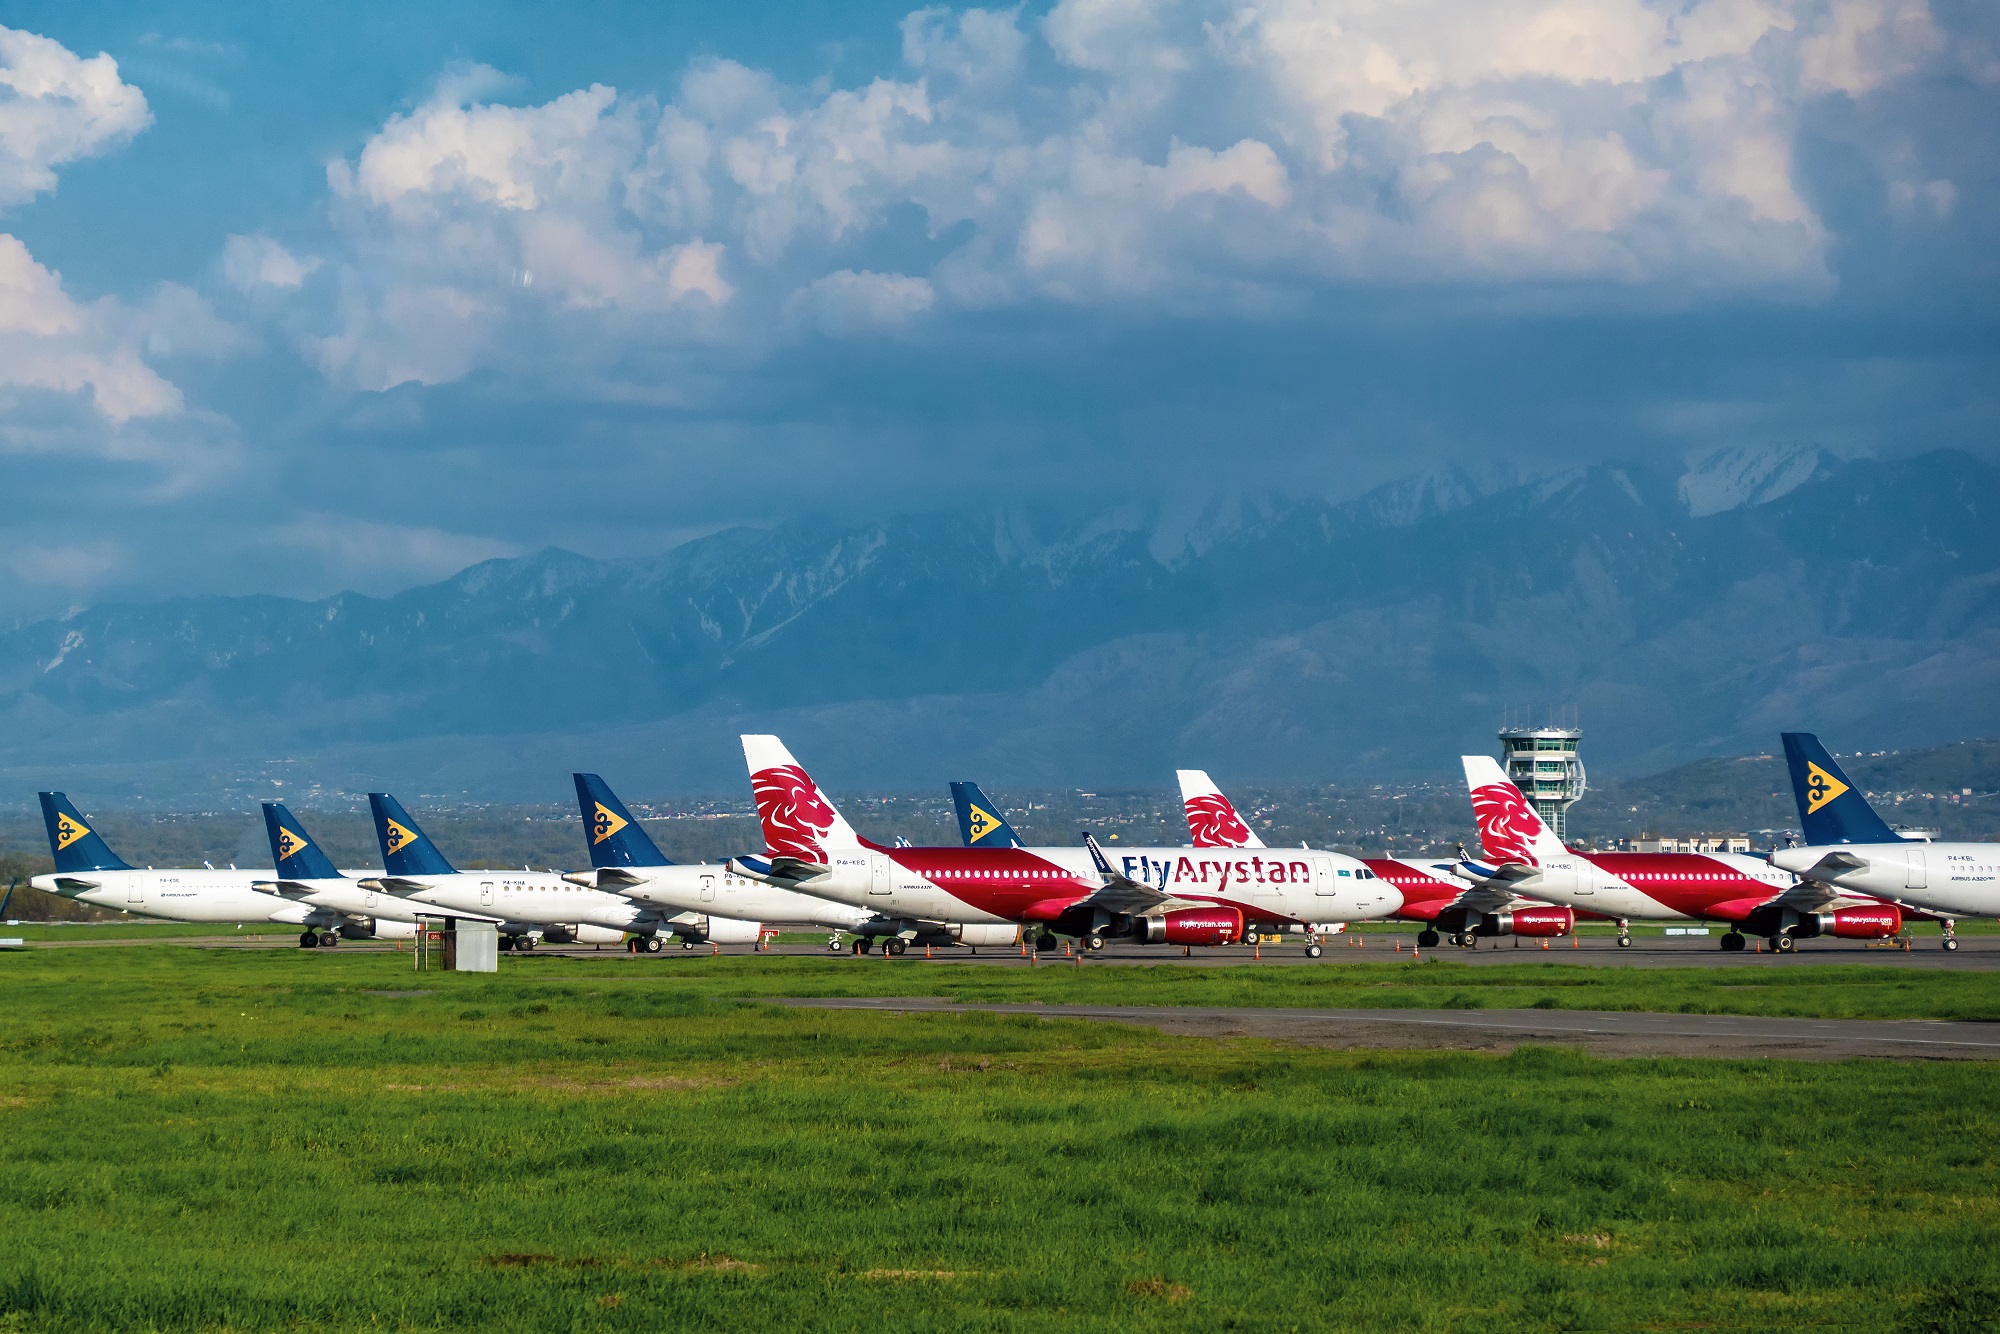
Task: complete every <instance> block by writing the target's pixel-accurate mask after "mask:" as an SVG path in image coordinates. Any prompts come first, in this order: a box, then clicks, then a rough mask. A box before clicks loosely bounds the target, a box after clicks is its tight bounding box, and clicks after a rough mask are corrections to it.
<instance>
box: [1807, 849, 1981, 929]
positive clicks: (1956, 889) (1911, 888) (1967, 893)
mask: <svg viewBox="0 0 2000 1334" xmlns="http://www.w3.org/2000/svg"><path fill="white" fill-rule="evenodd" d="M1829 853H1845V854H1847V855H1849V856H1852V857H1856V858H1859V859H1860V860H1861V861H1862V862H1863V863H1864V864H1863V865H1861V866H1856V867H1852V868H1849V869H1845V870H1839V871H1834V870H1832V869H1831V868H1829V869H1828V870H1824V871H1821V870H1814V869H1813V868H1815V867H1817V866H1818V865H1819V862H1820V860H1821V858H1823V857H1825V856H1827V855H1828V854H1829ZM1771 860H1772V862H1773V863H1775V864H1776V865H1777V866H1779V867H1782V868H1783V869H1785V870H1788V871H1796V872H1798V873H1799V874H1800V875H1804V874H1806V873H1807V872H1808V871H1811V872H1812V878H1813V879H1814V880H1817V881H1819V882H1820V883H1822V884H1825V885H1830V886H1832V887H1833V888H1835V889H1839V890H1844V891H1847V892H1851V893H1855V894H1866V895H1869V896H1870V897H1873V898H1879V899H1883V900H1886V901H1888V902H1890V903H1899V904H1902V905H1904V906H1905V907H1910V908H1916V909H1919V910H1920V911H1923V912H1927V913H1934V914H1937V915H1940V916H1945V917H2000V843H1836V844H1816V845H1813V846H1810V847H1801V848H1781V849H1779V850H1778V851H1777V852H1774V853H1772V854H1771Z"/></svg>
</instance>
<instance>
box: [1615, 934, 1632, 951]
mask: <svg viewBox="0 0 2000 1334" xmlns="http://www.w3.org/2000/svg"><path fill="white" fill-rule="evenodd" d="M1618 948H1619V949H1621V950H1629V949H1631V948H1632V937H1630V936H1620V937H1618Z"/></svg>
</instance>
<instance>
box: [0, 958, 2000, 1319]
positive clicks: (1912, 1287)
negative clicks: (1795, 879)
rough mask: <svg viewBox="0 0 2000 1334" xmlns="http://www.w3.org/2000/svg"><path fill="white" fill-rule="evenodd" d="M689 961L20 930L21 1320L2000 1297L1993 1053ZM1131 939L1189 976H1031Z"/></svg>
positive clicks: (1990, 1314) (1692, 1304)
mask: <svg viewBox="0 0 2000 1334" xmlns="http://www.w3.org/2000/svg"><path fill="white" fill-rule="evenodd" d="M663 962H664V961H661V960H624V959H620V960H618V961H616V962H610V961H603V962H600V961H589V960H584V961H563V960H557V959H540V958H534V959H529V960H510V961H508V966H506V967H505V971H503V972H502V973H501V974H499V975H498V976H488V977H480V976H464V975H444V974H426V975H422V976H417V975H413V974H412V973H411V972H410V971H409V959H408V956H399V955H395V954H345V955H343V954H336V953H325V954H320V953H310V954H301V953H296V952H287V951H270V952H247V953H246V952H242V951H207V950H198V949H189V948H186V947H175V946H162V947H160V948H157V949H149V948H122V949H108V950H59V951H58V950H49V951H30V952H27V953H22V954H14V955H9V956H5V957H0V1000H4V1006H0V1105H4V1107H5V1109H6V1112H5V1121H4V1123H0V1124H4V1126H5V1133H4V1138H0V1145H4V1152H5V1155H6V1161H5V1164H4V1168H0V1226H4V1227H5V1232H6V1237H7V1240H8V1243H9V1244H8V1245H7V1246H6V1248H5V1250H4V1251H0V1329H44V1328H49V1329H56V1328H61V1329H72V1328H103V1329H121V1330H122V1329H154V1328H156V1329H231V1330H243V1329H276V1328H283V1329H332V1328H343V1329H344V1328H419V1329H422V1328H434V1327H441V1326H461V1325H472V1324H477V1325H482V1326H491V1327H498V1328H519V1329H537V1330H540V1329H549V1328H568V1329H658V1328H696V1329H729V1330H738V1329H749V1328H766V1327H784V1328H809V1329H850V1328H853V1329H903V1328H909V1329H937V1328H978V1329H1003V1330H1027V1329H1043V1328H1074V1327H1087V1328H1099V1327H1103V1328H1121V1329H1122V1328H1130V1329H1147V1328H1156V1327H1159V1328H1167V1327H1171V1328H1190V1329H1195V1328H1198V1329H1208V1328H1218V1327H1235V1328H1244V1329H1305V1328H1313V1329H1319V1328H1351V1329H1410V1330H1488V1329H1552V1328H1574V1329H1669V1328H1713V1329H1771V1328H1806V1327H1812V1328H1840V1329H1975V1328H1990V1327H1991V1325H1990V1322H1991V1321H1992V1320H1993V1319H1994V1318H1995V1314H1996V1293H2000V1274H1996V1268H2000V1265H1996V1260H1995V1256H1996V1255H2000V1189H1996V1188H2000V1168H1996V1162H1995V1152H1996V1145H1997V1144H2000V1120H1996V1118H1994V1117H1993V1116H1992V1115H1991V1114H1990V1109H1991V1107H1992V1105H1993V1102H1994V1094H1995V1092H1996V1073H1997V1072H1996V1070H1995V1068H1994V1067H1992V1066H1989V1065H1981V1064H1970V1063H1957V1062H1952V1063H1937V1064H1913V1065H1902V1064H1894V1063H1889V1062H1853V1063H1846V1064H1837V1065H1820V1064H1808V1063H1791V1062H1765V1061H1743V1062H1729V1061H1690V1060H1675V1061H1668V1060H1646V1061H1636V1060H1635V1061H1599V1060H1592V1059H1589V1058H1585V1057H1581V1056H1576V1055H1571V1054H1568V1053H1562V1052H1551V1051H1537V1050H1532V1049H1530V1050H1523V1051H1521V1052H1518V1053H1516V1054H1515V1055H1513V1056H1511V1057H1505V1058H1495V1057H1484V1056H1473V1055H1399V1054H1374V1055H1364V1054H1355V1053H1329V1052H1319V1051H1311V1050H1304V1049H1296V1048H1288V1047H1284V1046H1281V1045H1278V1044H1271V1043H1264V1042H1255V1041H1247V1040H1239V1041H1232V1042H1225V1043H1218V1042H1213V1041H1206V1040H1198V1039H1174V1038H1167V1037H1162V1036H1158V1035H1154V1034H1149V1033H1145V1032H1141V1031H1137V1030H1131V1029H1126V1028H1123V1027H1119V1026H1113V1025H1094V1024H1087V1023H1068V1022H1062V1023H1049V1022H1044V1021H1040V1020H1035V1019H1026V1018H1014V1017H1003V1016H991V1015H966V1016H893V1015H880V1014H866V1013H852V1012H848V1013H827V1012H813V1013H801V1012H791V1011H784V1010H779V1009H776V1008H773V1007H768V1006H763V1005H757V1004H754V1003H746V1002H744V1001H741V1000H736V999H731V998H729V997H728V996H727V995H725V994H723V993H725V992H727V991H729V990H731V989H732V988H733V989H735V990H738V991H744V990H764V994H776V993H781V992H785V991H793V992H796V991H803V990H809V989H811V988H812V987H813V985H815V984H818V985H819V986H820V988H821V989H824V987H825V986H826V985H830V984H831V983H832V982H833V981H834V980H836V979H838V978H841V977H845V978H846V979H848V980H849V983H848V984H850V985H851V984H856V983H858V982H859V981H861V980H862V979H864V978H870V977H878V976H879V977H881V978H883V979H885V983H886V982H887V981H888V980H894V981H895V982H897V983H898V984H902V983H908V984H911V985H910V986H908V987H907V988H906V990H909V991H917V990H921V989H922V988H921V987H920V986H918V985H916V984H918V983H919V982H920V981H921V980H922V979H924V978H931V979H938V980H940V981H942V980H943V979H946V978H948V977H950V976H951V975H953V974H965V973H971V972H974V971H976V970H975V969H970V968H950V969H946V968H942V967H937V966H932V967H929V968H926V967H924V966H922V965H918V964H915V963H914V962H911V961H903V962H900V963H894V964H874V963H862V964H858V965H857V964H856V963H855V961H852V960H848V961H836V960H783V959H770V958H754V957H749V958H745V957H738V958H724V959H721V960H714V959H696V960H676V961H673V963H672V964H671V966H665V967H661V966H652V965H659V964H661V963H663ZM774 964H777V965H783V967H782V968H779V969H774V968H772V967H771V965H774ZM808 965H810V966H808ZM1418 967H1419V968H1420V969H1422V970H1424V971H1426V972H1429V971H1432V970H1433V966H1431V965H1419V966H1418ZM1160 971H1161V972H1165V971H1168V970H1160ZM1294 971H1303V970H1282V972H1281V971H1280V970H1269V971H1267V972H1265V973H1262V974H1257V975H1256V976H1257V977H1259V978H1262V977H1277V976H1282V974H1283V973H1289V972H1294ZM1321 971H1322V972H1323V973H1325V974H1328V975H1337V974H1343V973H1346V974H1353V975H1354V976H1356V977H1357V978H1359V977H1360V976H1361V974H1360V972H1359V970H1351V969H1329V970H1321ZM1383 971H1384V972H1387V971H1389V970H1387V969H1384V970H1383ZM1435 971H1436V972H1437V973H1439V974H1440V975H1441V976H1450V982H1449V985H1452V986H1463V987H1465V988H1467V989H1471V988H1474V987H1477V986H1481V985H1485V984H1484V983H1482V981H1481V976H1482V975H1485V974H1489V973H1492V972H1503V971H1510V970H1500V969H1493V970H1489V969H1471V968H1465V967H1463V966H1457V967H1454V966H1451V965H1447V964H1442V963H1441V964H1438V965H1436V966H1435ZM1564 971H1570V970H1564ZM1590 971H1593V972H1595V971H1597V970H1590ZM1728 971H1732V972H1733V971H1736V970H1728ZM1746 971H1747V970H1746ZM1793 971H1794V973H1796V972H1798V971H1801V970H1793ZM1852 971H1855V972H1861V971H1867V972H1874V971H1876V970H1852ZM1114 974H1116V975H1120V976H1124V977H1126V978H1128V979H1130V978H1145V977H1150V976H1155V974H1153V973H1151V972H1150V971H1149V970H1138V969H1116V970H1113V969H1099V970H1092V969H1089V968H1084V969H1073V970H1067V971H1065V970H1058V969H1046V970H1038V971H1037V972H1036V973H1035V974H1032V975H1029V974H1026V973H1024V972H1017V973H1010V974H1008V975H1007V978H1006V979H1004V980H1005V981H1006V982H1008V983H1009V984H1010V985H1011V984H1012V980H1013V979H1014V978H1017V977H1019V978H1026V979H1027V980H1029V981H1031V982H1032V983H1033V984H1034V985H1036V986H1044V987H1055V986H1058V985H1061V986H1071V987H1075V986H1082V985H1084V984H1085V983H1086V982H1088V983H1090V984H1091V985H1102V984H1103V980H1104V979H1107V978H1110V977H1112V976H1113V975H1114ZM1452 974H1460V975H1462V976H1451V975H1452ZM774 975H775V976H774ZM1189 975H1192V974H1189ZM1065 976H1066V977H1068V978H1070V979H1072V980H1070V981H1068V982H1064V981H1062V978H1063V977H1065ZM1704 976H1706V970H1704ZM1929 976H1930V975H1926V977H1929ZM1937 976H1939V977H1943V978H1952V979H1957V980H1959V981H1962V982H1967V983H1971V982H1973V981H1974V980H1975V978H1976V976H1977V975H1966V974H1941V975H1937ZM775 977H782V978H783V980H784V982H785V985H784V986H781V987H779V986H768V989H767V985H768V983H770V982H771V981H773V980H775ZM1697 980H1699V979H1697ZM994 984H995V985H997V984H998V981H997V980H996V982H995V983H994ZM1142 985H1158V986H1164V985H1165V984H1164V983H1160V984H1152V983H1146V984H1142ZM1191 985H1198V986H1205V985H1208V984H1206V983H1195V984H1191ZM1228 985H1234V986H1242V985H1244V982H1243V980H1242V975H1240V974H1239V975H1238V979H1237V981H1235V982H1233V983H1229V984H1228ZM1370 985H1372V984H1370ZM1794 985H1795V986H1802V985H1803V984H1794ZM1861 985H1862V984H1861V983H1859V982H1848V981H1839V982H1833V983H1829V984H1828V985H1827V988H1826V990H1825V993H1824V994H1825V996H1827V997H1829V998H1833V999H1836V1000H1837V999H1838V998H1839V997H1840V996H1842V995H1843V994H1846V993H1847V992H1848V991H1851V990H1852V989H1853V988H1854V987H1856V986H1861ZM1429 986H1430V984H1428V983H1425V984H1424V986H1422V987H1418V988H1416V989H1417V990H1424V989H1427V988H1428V987H1429ZM399 991H401V992H408V991H419V992H422V993H424V994H418V995H393V994H388V995H385V994H377V993H382V992H399ZM1152 995H1153V997H1154V998H1161V997H1163V996H1164V995H1165V992H1163V991H1159V990H1156V991H1155V992H1153V993H1152ZM1052 998H1053V997H1052ZM1285 1003H1300V1002H1296V1001H1287V1002H1285ZM1304 1003H1314V1002H1311V1001H1307V1002H1304ZM1320 1003H1346V1002H1345V1001H1344V1000H1341V999H1335V1000H1328V1001H1323V1002H1320Z"/></svg>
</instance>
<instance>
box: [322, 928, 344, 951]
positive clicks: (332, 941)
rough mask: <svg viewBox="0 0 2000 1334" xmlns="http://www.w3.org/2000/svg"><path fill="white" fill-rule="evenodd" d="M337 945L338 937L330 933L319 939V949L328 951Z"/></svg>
mask: <svg viewBox="0 0 2000 1334" xmlns="http://www.w3.org/2000/svg"><path fill="white" fill-rule="evenodd" d="M339 943H340V937H339V936H337V935H335V934H334V933H333V932H331V931H329V932H327V933H326V934H325V935H323V936H321V937H320V938H319V947H320V948H321V949H323V950H330V949H332V948H333V947H334V946H335V945H338V944H339Z"/></svg>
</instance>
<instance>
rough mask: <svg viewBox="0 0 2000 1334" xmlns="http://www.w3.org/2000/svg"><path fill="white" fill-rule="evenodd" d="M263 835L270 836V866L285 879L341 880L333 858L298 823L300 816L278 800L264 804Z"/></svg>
mask: <svg viewBox="0 0 2000 1334" xmlns="http://www.w3.org/2000/svg"><path fill="white" fill-rule="evenodd" d="M264 832H265V833H267V834H269V835H270V836H271V864H272V865H273V866H275V867H276V868H277V871H278V875H279V876H280V877H281V878H283V879H286V880H338V879H340V872H339V871H338V870H337V869H335V867H334V864H333V859H332V858H331V857H328V856H327V855H326V854H325V853H324V852H321V851H320V847H319V844H317V843H315V842H313V841H312V835H311V834H308V833H307V832H306V827H305V826H304V825H302V824H300V823H299V820H298V817H297V816H295V815H293V814H292V813H291V812H290V811H288V810H286V809H285V808H284V806H283V805H281V804H280V803H278V802H275V801H267V802H265V803H264Z"/></svg>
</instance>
